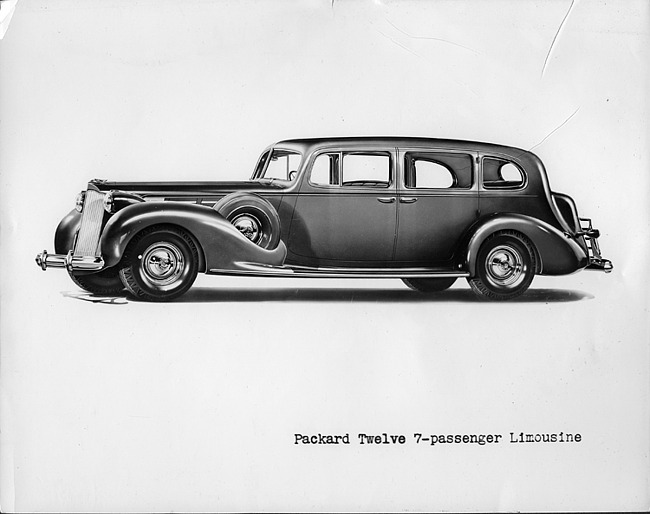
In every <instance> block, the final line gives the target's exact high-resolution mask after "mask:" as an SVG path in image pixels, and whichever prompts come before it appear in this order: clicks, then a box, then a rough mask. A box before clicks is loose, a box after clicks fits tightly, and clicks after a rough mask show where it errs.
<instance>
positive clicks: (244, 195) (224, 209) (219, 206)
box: [213, 191, 280, 250]
mask: <svg viewBox="0 0 650 514" xmlns="http://www.w3.org/2000/svg"><path fill="white" fill-rule="evenodd" d="M213 208H214V210H216V211H217V212H218V213H219V214H221V215H222V216H223V217H224V218H226V219H227V220H228V221H229V222H230V223H232V224H233V225H234V226H235V228H237V230H239V231H240V232H241V233H242V235H244V237H246V238H248V239H250V240H251V241H252V242H253V243H255V244H256V245H257V246H260V247H262V248H264V249H266V250H275V248H277V246H278V243H279V242H280V217H279V216H278V213H277V212H276V210H275V208H274V207H273V206H272V205H271V204H270V203H269V202H268V201H267V200H265V199H264V198H262V197H261V196H259V195H257V194H255V193H248V192H245V191H239V192H236V193H231V194H229V195H227V196H224V197H223V198H222V199H221V200H219V201H218V202H217V203H216V204H214V207H213Z"/></svg>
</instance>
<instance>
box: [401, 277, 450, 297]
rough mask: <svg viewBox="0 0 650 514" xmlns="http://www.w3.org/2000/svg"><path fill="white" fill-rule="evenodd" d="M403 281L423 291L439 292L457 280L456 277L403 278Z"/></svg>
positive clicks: (412, 287)
mask: <svg viewBox="0 0 650 514" xmlns="http://www.w3.org/2000/svg"><path fill="white" fill-rule="evenodd" d="M402 282H404V283H405V284H406V285H407V286H409V287H410V288H411V289H413V290H415V291H420V292H421V293H437V292H439V291H444V290H445V289H449V288H450V287H451V286H452V285H454V282H456V278H455V277H450V278H403V279H402Z"/></svg>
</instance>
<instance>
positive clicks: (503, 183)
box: [483, 157, 526, 189]
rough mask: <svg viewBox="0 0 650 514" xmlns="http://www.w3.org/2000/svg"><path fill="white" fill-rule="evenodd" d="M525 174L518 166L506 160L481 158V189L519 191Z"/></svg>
mask: <svg viewBox="0 0 650 514" xmlns="http://www.w3.org/2000/svg"><path fill="white" fill-rule="evenodd" d="M525 185H526V174H525V173H524V171H523V170H522V169H521V167H520V166H518V165H517V164H515V163H514V162H512V161H508V160H506V159H498V158H495V157H484V158H483V187H484V188H485V189H521V188H523V187H524V186H525Z"/></svg>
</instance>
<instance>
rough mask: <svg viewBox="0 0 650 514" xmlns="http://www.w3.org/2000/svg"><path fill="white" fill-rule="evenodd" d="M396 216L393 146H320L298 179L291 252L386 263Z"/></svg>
mask: <svg viewBox="0 0 650 514" xmlns="http://www.w3.org/2000/svg"><path fill="white" fill-rule="evenodd" d="M396 219H397V195H396V152H395V151H386V150H375V149H372V148H368V149H363V148H362V149H355V150H327V151H322V152H320V153H317V154H316V155H314V156H313V157H312V158H311V161H310V162H309V163H308V166H307V169H306V172H305V174H304V176H303V179H302V185H301V188H300V193H299V195H298V198H297V200H296V205H295V209H294V214H293V219H292V222H291V230H290V236H289V245H288V246H289V252H290V256H294V258H295V257H306V258H308V259H316V260H318V264H322V265H333V266H361V267H363V266H383V265H388V264H389V263H390V261H392V258H393V250H394V247H395V229H396Z"/></svg>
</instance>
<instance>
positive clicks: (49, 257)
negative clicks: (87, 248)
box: [36, 250, 104, 272]
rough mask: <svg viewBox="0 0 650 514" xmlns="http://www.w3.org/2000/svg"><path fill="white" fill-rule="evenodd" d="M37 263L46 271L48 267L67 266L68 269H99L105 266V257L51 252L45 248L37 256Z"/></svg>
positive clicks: (70, 252)
mask: <svg viewBox="0 0 650 514" xmlns="http://www.w3.org/2000/svg"><path fill="white" fill-rule="evenodd" d="M36 264H37V265H38V266H39V267H40V268H41V269H42V270H43V271H45V270H46V269H47V268H65V269H67V270H68V271H70V272H72V271H99V270H100V269H102V268H103V267H104V259H102V258H101V257H94V256H88V255H73V254H72V250H70V251H69V252H68V253H67V254H66V255H61V254H57V253H53V254H49V253H47V250H43V251H42V252H41V253H39V254H38V255H37V256H36Z"/></svg>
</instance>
